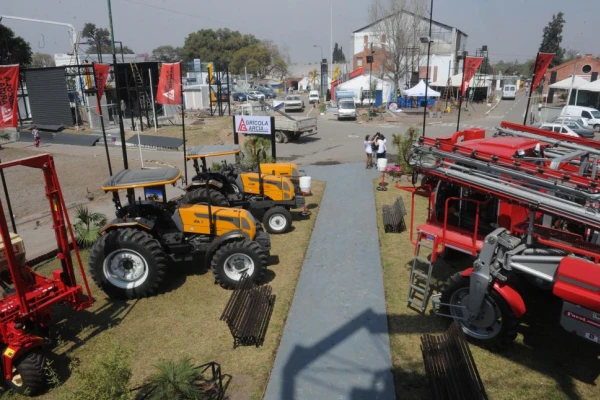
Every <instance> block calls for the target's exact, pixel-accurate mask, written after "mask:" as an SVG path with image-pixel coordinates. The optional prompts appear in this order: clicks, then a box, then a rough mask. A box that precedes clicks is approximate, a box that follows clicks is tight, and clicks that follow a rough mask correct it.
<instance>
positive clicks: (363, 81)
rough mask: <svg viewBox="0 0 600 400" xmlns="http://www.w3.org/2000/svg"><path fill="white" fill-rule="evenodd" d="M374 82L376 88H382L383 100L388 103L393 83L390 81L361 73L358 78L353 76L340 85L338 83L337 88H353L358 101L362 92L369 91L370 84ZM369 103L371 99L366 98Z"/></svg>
mask: <svg viewBox="0 0 600 400" xmlns="http://www.w3.org/2000/svg"><path fill="white" fill-rule="evenodd" d="M370 84H373V85H376V86H375V90H381V95H382V97H381V98H382V101H383V102H384V103H386V102H387V101H388V99H389V98H390V95H391V94H392V84H391V82H389V81H386V80H382V79H379V78H376V77H372V78H371V77H369V75H359V76H357V77H356V78H352V79H350V80H349V81H346V82H344V83H342V84H340V85H338V87H337V90H340V91H342V90H343V91H346V90H351V91H353V92H354V93H355V97H354V101H355V102H356V103H358V102H360V99H361V95H362V92H361V91H368V90H369V87H370V86H369V85H370ZM365 101H366V102H367V103H369V101H370V100H369V99H365Z"/></svg>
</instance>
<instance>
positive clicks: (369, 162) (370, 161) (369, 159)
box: [364, 135, 373, 169]
mask: <svg viewBox="0 0 600 400" xmlns="http://www.w3.org/2000/svg"><path fill="white" fill-rule="evenodd" d="M370 138H371V137H370V136H369V135H367V136H365V141H364V146H365V153H366V154H367V169H369V168H373V143H372V142H371V141H370V140H369V139H370Z"/></svg>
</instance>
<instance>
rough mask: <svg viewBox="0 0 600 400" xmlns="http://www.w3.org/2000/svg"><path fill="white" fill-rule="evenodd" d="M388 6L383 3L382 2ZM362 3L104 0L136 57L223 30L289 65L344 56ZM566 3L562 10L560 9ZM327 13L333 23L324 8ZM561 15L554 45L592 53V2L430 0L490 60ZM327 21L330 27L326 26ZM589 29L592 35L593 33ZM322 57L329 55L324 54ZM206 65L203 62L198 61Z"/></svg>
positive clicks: (18, 7) (80, 1)
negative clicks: (247, 37)
mask: <svg viewBox="0 0 600 400" xmlns="http://www.w3.org/2000/svg"><path fill="white" fill-rule="evenodd" d="M385 1H389V0H385ZM368 2H369V0H367V1H365V0H303V1H301V2H298V1H294V0H279V1H276V0H218V1H207V0H112V14H113V24H114V30H115V40H121V41H122V42H123V44H125V45H127V46H129V47H130V48H132V49H133V50H134V51H135V52H136V53H138V54H139V53H146V52H148V53H150V52H151V51H152V49H153V48H155V47H158V46H160V45H173V46H183V43H184V40H185V37H186V36H187V35H188V34H189V33H191V32H195V31H197V30H200V29H209V28H212V29H218V28H229V29H231V30H239V31H240V32H242V33H251V34H253V35H255V36H256V37H258V38H259V39H269V40H273V41H274V42H275V43H277V44H278V45H279V46H285V47H286V48H287V49H288V51H289V53H290V56H291V58H292V61H293V62H294V63H300V64H304V63H309V62H317V61H318V60H319V59H320V57H321V55H320V49H319V48H318V47H314V45H320V46H322V48H323V53H324V57H327V56H328V55H330V54H331V53H330V52H329V48H330V46H331V44H330V43H331V40H330V32H331V29H332V28H333V42H334V43H335V42H337V43H339V44H340V45H341V46H342V47H343V49H344V53H345V55H346V59H350V56H351V54H350V53H351V51H352V50H351V46H350V43H351V34H352V32H353V31H355V30H357V29H360V28H362V27H363V26H365V25H367V24H368V23H369V17H368V12H367V8H368ZM2 3H3V4H2V5H0V15H7V16H18V17H27V18H34V19H43V20H51V21H57V22H65V23H70V24H73V25H74V26H75V27H76V28H77V29H78V30H81V29H82V28H83V25H84V23H86V22H93V23H95V24H96V25H97V26H102V27H108V8H107V3H106V1H104V0H19V1H8V0H2ZM565 4H568V7H567V6H566V5H565ZM331 9H333V18H331V14H330V10H331ZM559 11H563V12H564V13H565V20H566V24H565V28H564V30H563V42H562V47H565V48H571V49H575V50H579V51H580V53H581V54H582V55H583V54H586V53H592V54H594V55H600V44H599V42H598V35H597V29H598V16H599V15H600V1H598V0H572V1H570V2H568V3H565V2H564V1H562V0H453V1H449V0H434V4H433V19H434V20H435V21H439V22H442V23H444V24H447V25H451V26H454V27H456V28H458V29H460V30H462V31H463V32H466V33H467V34H468V35H469V38H468V40H467V50H468V51H469V52H470V53H474V52H475V49H476V48H480V47H481V45H487V46H488V50H489V54H490V58H491V60H492V61H493V62H496V61H499V60H504V61H513V60H515V59H518V60H520V61H524V60H527V59H531V58H534V57H535V54H536V52H537V50H538V48H539V45H540V42H541V40H542V31H543V28H544V26H546V25H547V23H548V22H549V21H550V20H551V18H552V14H554V13H557V12H559ZM331 22H333V23H331ZM1 23H2V24H5V25H6V26H8V27H10V28H12V29H13V30H14V31H15V33H16V34H17V35H19V36H22V37H23V38H24V39H25V40H27V41H29V42H30V44H31V47H32V50H33V51H34V52H41V53H50V54H53V53H67V52H69V50H70V42H69V36H68V33H67V29H66V28H63V27H60V26H53V25H47V24H38V23H31V22H21V21H14V20H9V19H3V20H2V21H1ZM594 28H596V30H595V31H594ZM327 58H329V57H327ZM203 61H209V60H203Z"/></svg>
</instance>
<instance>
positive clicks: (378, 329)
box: [265, 163, 395, 400]
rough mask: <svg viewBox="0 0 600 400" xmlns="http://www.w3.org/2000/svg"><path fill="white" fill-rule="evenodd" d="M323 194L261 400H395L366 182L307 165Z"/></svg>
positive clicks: (358, 169) (349, 168)
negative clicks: (322, 186)
mask: <svg viewBox="0 0 600 400" xmlns="http://www.w3.org/2000/svg"><path fill="white" fill-rule="evenodd" d="M305 169H306V173H307V174H308V175H310V176H312V177H313V179H318V180H324V181H327V187H326V190H325V194H324V196H323V200H322V203H321V206H320V211H319V214H318V218H317V221H316V225H315V229H314V231H313V234H312V237H311V240H310V244H309V247H308V251H307V254H306V258H305V260H304V265H303V268H302V272H301V275H300V281H299V282H298V286H297V289H296V294H295V297H294V300H293V303H292V307H291V309H290V313H289V315H288V319H287V322H286V325H285V329H284V333H283V337H282V339H281V344H280V345H279V350H278V352H277V357H276V359H275V365H274V366H273V370H272V373H271V378H270V381H269V385H268V387H267V393H266V396H265V399H266V400H304V399H307V400H308V399H310V400H314V399H352V400H358V399H365V400H366V399H368V400H374V399H395V392H394V382H393V378H392V373H391V369H392V366H391V355H390V344H389V338H388V325H387V317H386V309H385V294H384V289H383V273H382V267H381V259H380V254H379V237H378V232H377V220H376V210H375V198H374V195H373V190H372V179H373V178H375V177H376V176H377V173H376V172H375V171H373V170H366V169H365V167H364V164H362V163H361V164H344V165H335V166H324V167H316V166H310V167H309V166H307V167H306V168H305Z"/></svg>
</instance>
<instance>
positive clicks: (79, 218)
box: [73, 206, 106, 248]
mask: <svg viewBox="0 0 600 400" xmlns="http://www.w3.org/2000/svg"><path fill="white" fill-rule="evenodd" d="M75 217H76V222H75V224H74V225H73V233H74V234H75V240H76V241H77V244H78V245H79V246H80V247H82V248H86V247H91V246H92V245H93V244H94V243H95V242H96V240H98V238H99V237H100V229H101V228H102V227H103V226H104V225H105V224H106V215H104V214H102V213H98V212H91V211H90V209H89V208H87V207H84V206H79V207H77V209H76V210H75Z"/></svg>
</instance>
